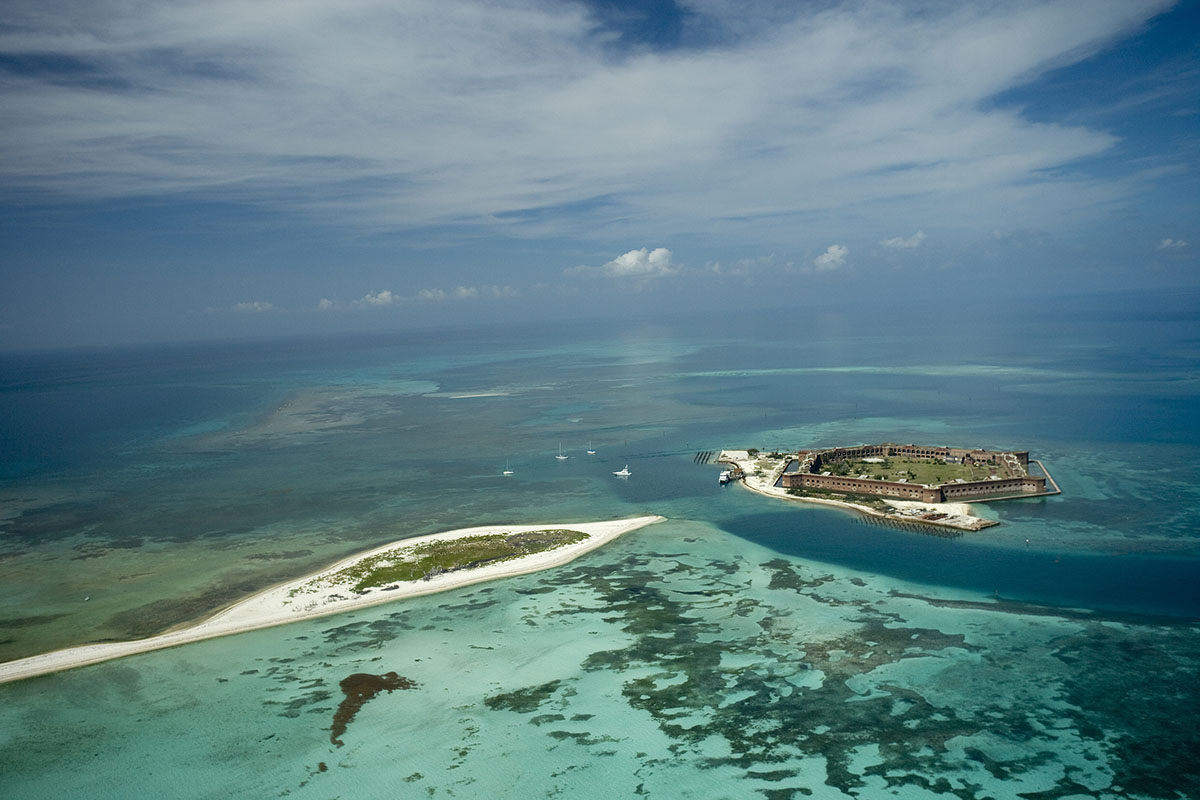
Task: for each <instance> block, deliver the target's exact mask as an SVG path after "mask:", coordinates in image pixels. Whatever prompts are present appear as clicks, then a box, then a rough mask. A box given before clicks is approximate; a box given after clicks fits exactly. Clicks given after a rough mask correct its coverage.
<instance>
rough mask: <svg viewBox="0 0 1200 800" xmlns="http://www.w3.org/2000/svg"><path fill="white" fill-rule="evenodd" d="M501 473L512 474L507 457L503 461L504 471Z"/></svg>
mask: <svg viewBox="0 0 1200 800" xmlns="http://www.w3.org/2000/svg"><path fill="white" fill-rule="evenodd" d="M501 474H503V475H512V474H513V471H512V469H511V468H510V467H509V466H508V460H507V459H505V461H504V472H503V473H501Z"/></svg>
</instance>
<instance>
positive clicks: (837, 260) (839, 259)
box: [813, 244, 850, 272]
mask: <svg viewBox="0 0 1200 800" xmlns="http://www.w3.org/2000/svg"><path fill="white" fill-rule="evenodd" d="M849 254H850V250H849V248H847V247H846V246H845V245H840V244H831V245H829V247H827V248H825V252H824V253H821V255H819V256H817V257H816V258H814V259H813V266H814V267H816V268H817V271H818V272H827V271H829V270H834V269H837V268H838V267H840V266H842V265H843V264H845V263H846V256H847V255H849Z"/></svg>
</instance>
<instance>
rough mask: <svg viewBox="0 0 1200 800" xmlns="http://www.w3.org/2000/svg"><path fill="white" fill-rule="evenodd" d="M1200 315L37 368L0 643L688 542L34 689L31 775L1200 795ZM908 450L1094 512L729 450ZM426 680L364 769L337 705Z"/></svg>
mask: <svg viewBox="0 0 1200 800" xmlns="http://www.w3.org/2000/svg"><path fill="white" fill-rule="evenodd" d="M1139 309H1140V310H1139ZM1197 316H1198V315H1197V313H1196V303H1195V298H1194V297H1175V298H1173V299H1172V298H1165V299H1164V298H1141V299H1140V305H1139V304H1138V303H1135V302H1133V301H1131V300H1130V299H1129V298H1125V299H1122V300H1121V301H1120V302H1119V303H1116V304H1108V303H1105V302H1102V301H1097V300H1095V299H1090V300H1084V299H1076V300H1073V301H1071V302H1064V303H1061V304H1058V305H1057V306H1056V307H1055V308H1054V313H1053V314H1050V313H1047V310H1046V309H1019V308H1009V309H1000V310H997V311H996V312H995V313H994V314H990V315H989V314H986V313H984V312H982V311H981V312H978V313H976V314H975V315H974V316H973V317H972V319H971V321H970V324H969V325H965V326H963V325H958V326H955V327H954V328H953V331H952V332H951V333H948V332H947V325H946V323H945V321H944V320H942V319H937V320H935V319H924V320H921V319H919V320H914V321H913V322H912V323H911V324H909V325H907V326H906V327H905V329H904V331H903V334H898V333H897V329H896V326H895V324H894V322H886V321H883V320H882V319H881V317H880V316H879V315H870V314H867V315H864V314H863V313H861V311H859V310H854V311H851V310H842V311H839V310H836V309H835V310H830V311H828V312H825V313H823V314H820V315H817V318H816V319H814V320H812V323H813V324H814V325H815V328H814V330H815V331H819V332H820V333H819V335H816V334H815V335H813V336H811V337H809V336H804V335H801V333H800V332H799V331H802V330H803V326H802V325H800V324H799V322H798V321H797V320H795V319H791V318H789V317H788V316H787V315H771V316H769V317H762V318H758V319H754V318H745V319H743V318H739V319H737V320H736V324H734V322H735V321H730V320H723V321H722V320H718V321H714V320H704V321H679V320H666V321H663V320H657V321H647V320H643V321H627V322H623V323H621V324H619V325H595V324H582V323H581V324H579V325H575V326H562V327H558V328H553V329H551V328H538V327H525V328H517V329H511V328H509V329H492V330H458V331H444V332H438V333H436V334H435V333H420V334H405V335H403V336H401V335H398V334H397V335H380V334H374V335H371V336H360V337H344V338H340V339H326V340H312V341H276V342H255V343H238V344H213V345H196V346H186V347H185V346H176V347H169V348H143V349H122V350H108V351H93V352H83V351H75V352H70V353H51V354H31V355H20V356H4V357H2V358H0V375H2V376H3V380H2V382H0V412H3V413H0V442H3V446H4V453H5V458H4V464H3V472H2V473H0V474H2V475H3V476H4V477H3V480H2V481H0V600H2V602H3V612H2V617H0V657H3V658H5V659H7V658H14V657H20V656H22V655H27V654H30V653H34V652H40V651H44V650H46V649H51V648H53V647H58V646H64V645H67V644H73V643H79V642H82V641H89V640H99V639H104V638H128V637H130V636H141V635H149V634H151V633H153V632H156V631H159V630H162V629H163V628H165V627H168V626H170V625H173V624H178V623H180V622H184V621H187V620H189V619H194V618H196V617H198V616H202V615H204V614H205V613H208V612H211V610H212V609H214V608H217V607H219V606H221V605H222V604H224V603H226V602H231V601H233V600H235V599H236V598H237V597H240V596H244V595H245V594H246V593H248V592H252V591H254V590H255V589H257V588H261V587H264V586H266V585H270V584H271V583H274V582H277V581H279V580H283V579H286V578H288V577H293V576H295V575H298V574H303V573H305V572H308V571H311V570H313V569H316V568H317V567H319V566H321V565H323V564H326V563H328V562H329V561H332V560H334V559H336V558H338V557H340V556H342V555H345V554H348V553H351V552H354V551H357V550H361V549H365V548H367V547H371V546H374V545H377V544H380V543H383V542H386V541H391V540H394V539H398V538H403V537H407V536H412V535H419V534H423V533H429V532H434V531H438V530H445V529H449V528H456V527H464V526H468V525H480V524H487V523H492V522H514V523H515V522H559V521H572V520H577V521H583V520H589V519H607V518H616V517H625V516H631V515H635V514H644V513H655V514H662V515H665V516H668V517H670V518H671V521H670V522H668V523H663V524H661V525H657V526H652V527H650V528H646V529H643V530H641V531H637V532H634V533H632V534H629V535H627V536H626V537H623V538H622V539H621V540H619V541H618V542H616V543H614V544H612V545H610V546H608V547H606V548H604V549H602V550H600V551H596V552H594V553H591V554H589V555H588V556H586V557H584V558H582V559H580V560H578V561H576V562H574V563H572V564H571V565H568V566H567V567H564V568H561V569H556V570H551V571H547V572H543V573H538V574H536V575H529V576H523V577H520V578H514V579H509V580H505V581H502V582H497V583H492V584H486V585H481V586H473V587H468V588H466V589H462V590H458V591H455V592H449V593H445V594H441V595H437V596H432V597H426V598H418V599H414V600H411V601H405V602H402V603H398V604H394V605H391V606H383V607H377V608H374V609H371V610H368V611H360V612H355V613H353V614H347V615H344V616H339V617H333V618H328V619H324V620H320V621H316V622H311V623H301V624H295V625H291V626H287V627H284V628H279V629H274V630H270V631H262V632H256V633H250V634H244V635H240V636H236V637H229V638H226V639H223V640H217V641H211V642H204V643H200V644H196V645H190V646H186V647H182V648H177V649H175V650H171V651H164V652H159V653H152V654H147V655H144V656H138V657H134V658H129V659H125V660H122V661H117V662H112V663H108V664H104V665H99V666H96V667H90V668H86V669H80V670H75V671H72V672H68V673H63V674H59V675H54V676H48V677H45V678H40V679H36V680H31V681H26V682H22V683H17V684H10V685H5V686H0V700H2V701H3V702H0V792H2V793H3V795H4V796H5V797H63V796H87V797H117V796H120V797H128V796H172V797H227V796H242V797H263V796H297V797H337V796H342V797H350V796H353V797H497V796H499V797H510V796H511V797H529V796H533V797H542V796H571V797H625V796H629V797H633V796H649V797H665V798H671V797H697V798H715V797H768V798H783V797H805V796H815V797H841V796H858V797H913V798H918V797H951V796H954V797H985V796H992V797H997V798H999V797H1019V796H1024V797H1046V798H1052V797H1070V796H1088V797H1104V796H1107V797H1131V796H1137V797H1177V796H1185V797H1186V796H1200V783H1198V779H1197V769H1196V764H1197V763H1200V736H1198V735H1197V733H1196V732H1195V730H1196V727H1197V726H1196V722H1197V714H1196V709H1197V708H1200V703H1198V702H1197V701H1198V700H1200V697H1198V696H1197V695H1198V689H1197V687H1198V686H1200V681H1198V680H1197V675H1196V670H1197V668H1198V666H1200V637H1198V632H1197V627H1196V622H1197V620H1198V619H1200V590H1198V589H1197V587H1198V586H1200V581H1198V580H1197V579H1198V578H1200V547H1198V545H1200V536H1198V533H1200V525H1198V524H1197V517H1198V512H1197V508H1198V507H1200V505H1198V503H1197V500H1200V489H1198V487H1200V468H1198V467H1197V464H1198V463H1200V461H1198V460H1197V457H1198V456H1200V435H1198V434H1200V424H1198V423H1200V403H1197V402H1196V401H1197V394H1198V393H1200V392H1198V391H1197V390H1198V386H1197V378H1196V373H1195V369H1194V366H1195V363H1196V356H1197V354H1198V352H1200V347H1198V346H1197V345H1198V341H1197V334H1196V332H1197V330H1200V328H1198V327H1197V325H1196V322H1197ZM1014 326H1015V327H1016V328H1017V329H1019V330H1020V331H1021V335H1020V336H1018V337H1014V336H1012V335H1011V331H1012V330H1013V329H1014ZM887 439H891V440H897V441H913V442H929V443H934V444H956V445H959V444H967V445H979V446H985V447H1005V448H1008V447H1014V448H1016V447H1019V448H1028V449H1029V450H1031V451H1032V453H1033V455H1034V457H1037V458H1042V459H1043V460H1044V461H1045V462H1046V464H1047V466H1048V467H1049V468H1050V469H1051V471H1052V472H1053V474H1054V476H1055V478H1056V480H1057V481H1058V483H1059V484H1060V485H1061V486H1062V488H1063V491H1064V493H1063V495H1062V496H1060V497H1052V498H1039V499H1031V500H1023V501H1014V502H1006V503H999V502H998V503H994V504H991V505H988V506H980V507H979V508H980V512H981V513H983V514H985V515H987V516H990V517H993V518H995V519H998V520H1000V521H1001V522H1002V523H1003V524H1002V525H1000V526H997V527H994V528H989V529H987V530H985V531H983V532H980V533H978V534H969V535H967V536H964V537H962V538H959V539H953V540H947V539H940V538H936V537H931V536H922V535H919V534H915V533H911V532H907V531H899V530H893V529H890V528H881V527H877V526H873V525H868V524H863V523H862V521H861V520H860V519H859V518H858V517H856V516H854V515H851V514H846V513H843V512H841V511H838V510H833V509H826V508H817V507H809V506H804V505H800V504H790V503H785V502H782V501H774V500H771V499H768V498H763V497H759V496H755V495H751V494H750V493H748V492H745V491H743V490H741V489H740V488H738V487H729V488H724V489H722V488H720V487H718V485H717V482H716V473H717V471H718V469H717V468H716V467H715V466H714V465H701V464H696V463H695V461H694V456H695V454H696V453H697V452H699V451H701V450H717V449H720V448H722V447H740V446H757V447H761V448H775V447H808V446H817V445H826V444H838V443H846V442H851V443H852V442H869V441H880V440H887ZM589 440H590V441H591V442H592V445H593V447H594V448H595V449H596V450H597V451H598V452H597V454H596V455H595V456H590V457H589V456H587V455H586V454H585V453H584V450H585V448H586V446H587V443H588V442H589ZM560 443H561V444H562V446H563V447H564V449H565V450H566V451H567V452H568V453H569V454H570V456H571V458H570V459H568V460H567V461H561V462H560V461H557V460H555V459H554V458H553V456H554V455H555V454H556V453H557V452H558V448H559V445H560ZM506 463H507V464H509V465H510V466H511V468H512V469H513V470H514V471H515V473H516V474H515V475H513V476H511V477H504V476H501V475H500V472H501V470H503V469H504V467H505V464H506ZM626 463H628V464H629V466H630V470H631V471H632V473H633V475H632V477H631V478H630V479H629V480H627V481H622V480H618V479H616V478H614V477H612V475H611V473H612V471H613V470H617V469H620V468H621V467H622V466H624V464H626ZM391 672H395V673H397V674H398V675H400V676H403V677H404V678H407V679H409V680H411V681H413V682H415V686H413V688H408V689H396V690H394V691H391V692H387V691H382V692H380V693H378V694H376V695H375V696H373V697H371V698H370V699H368V700H366V702H364V703H363V704H362V706H361V708H360V709H358V711H357V713H356V714H354V715H353V717H352V718H351V719H350V720H349V722H348V723H347V724H346V726H345V731H344V732H343V733H342V734H341V735H340V739H341V741H342V742H343V743H344V744H343V746H338V745H337V744H335V743H334V742H333V741H332V738H331V737H332V736H333V734H334V732H333V730H332V728H333V726H334V718H335V714H336V713H337V711H338V708H339V705H340V704H341V703H342V700H343V697H344V695H343V692H342V690H341V689H340V688H339V683H340V682H341V681H342V680H344V679H346V678H347V677H349V676H351V675H354V674H358V673H368V674H372V675H384V674H387V673H391ZM1131 676H1138V678H1137V679H1135V680H1131ZM1143 676H1153V679H1152V680H1146V679H1143Z"/></svg>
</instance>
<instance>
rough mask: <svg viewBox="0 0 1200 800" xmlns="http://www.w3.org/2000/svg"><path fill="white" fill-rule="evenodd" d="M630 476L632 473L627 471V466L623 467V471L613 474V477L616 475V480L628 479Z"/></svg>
mask: <svg viewBox="0 0 1200 800" xmlns="http://www.w3.org/2000/svg"><path fill="white" fill-rule="evenodd" d="M632 474H633V473H632V472H630V471H629V465H628V464H626V465H625V469H622V470H618V471H617V472H614V473H613V475H616V476H617V477H618V478H628V477H629V476H630V475H632Z"/></svg>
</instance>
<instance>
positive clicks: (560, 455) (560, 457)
mask: <svg viewBox="0 0 1200 800" xmlns="http://www.w3.org/2000/svg"><path fill="white" fill-rule="evenodd" d="M555 458H557V459H558V460H559V461H566V460H567V459H568V458H570V456H569V455H567V454H566V453H564V452H563V451H562V442H559V443H558V455H556V456H555Z"/></svg>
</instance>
